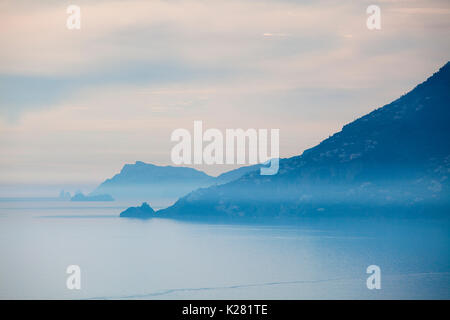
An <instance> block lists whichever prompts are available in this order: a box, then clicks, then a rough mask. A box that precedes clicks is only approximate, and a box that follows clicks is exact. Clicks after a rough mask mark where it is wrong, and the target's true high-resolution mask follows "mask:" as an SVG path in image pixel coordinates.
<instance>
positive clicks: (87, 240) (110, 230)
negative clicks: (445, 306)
mask: <svg viewBox="0 0 450 320" xmlns="http://www.w3.org/2000/svg"><path fill="white" fill-rule="evenodd" d="M129 205H130V204H129V203H117V202H104V203H73V202H64V201H26V202H21V201H0V240H1V241H0V257H1V259H0V298H1V299H11V298H18V299H31V298H38V299H57V298H63V299H96V298H111V299H127V298H133V299H208V298H209V299H302V298H304V299H305V298H306V299H360V298H361V299H405V298H412V299H429V298H434V299H449V298H450V255H449V252H450V251H449V245H450V241H449V240H450V239H449V238H450V237H449V233H448V230H449V225H450V224H449V221H448V219H445V218H444V219H439V220H436V219H434V220H431V219H429V220H425V219H421V220H406V219H401V220H393V219H383V220H381V219H372V220H368V219H358V220H356V219H350V218H346V219H337V218H333V219H326V218H321V219H320V220H318V221H317V220H316V221H314V220H310V221H303V222H299V223H297V224H296V225H290V226H279V225H278V226H270V225H258V226H255V225H217V224H189V223H182V222H177V221H174V220H168V219H151V220H147V221H141V220H130V219H120V218H118V215H119V213H120V212H121V211H122V210H123V209H124V208H126V207H128V206H129ZM372 264H375V265H378V266H380V268H381V272H382V278H381V279H382V280H381V285H382V288H381V289H380V290H368V289H367V287H366V279H367V277H368V276H369V275H368V274H366V268H367V267H368V266H369V265H372ZM69 265H79V266H80V268H81V290H68V289H67V287H66V280H67V277H68V276H69V275H68V274H66V268H67V266H69Z"/></svg>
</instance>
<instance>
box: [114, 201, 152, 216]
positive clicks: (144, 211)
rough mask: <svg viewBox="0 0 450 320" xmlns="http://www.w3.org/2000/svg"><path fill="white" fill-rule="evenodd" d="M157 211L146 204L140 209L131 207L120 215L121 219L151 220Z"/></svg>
mask: <svg viewBox="0 0 450 320" xmlns="http://www.w3.org/2000/svg"><path fill="white" fill-rule="evenodd" d="M154 214H155V211H154V210H153V208H152V207H150V206H149V205H148V203H146V202H144V203H143V204H142V205H141V206H140V207H131V208H128V209H126V210H125V211H123V212H122V213H121V214H120V217H121V218H137V219H149V218H153V217H154Z"/></svg>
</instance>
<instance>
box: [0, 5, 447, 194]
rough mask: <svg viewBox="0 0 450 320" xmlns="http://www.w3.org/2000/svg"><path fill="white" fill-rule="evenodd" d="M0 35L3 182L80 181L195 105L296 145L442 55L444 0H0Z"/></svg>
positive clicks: (360, 110)
mask: <svg viewBox="0 0 450 320" xmlns="http://www.w3.org/2000/svg"><path fill="white" fill-rule="evenodd" d="M70 4H76V5H78V6H80V8H81V29H80V30H68V29H67V27H66V19H67V17H68V14H67V13H66V9H67V6H68V5H70ZM371 4H376V5H379V6H380V8H381V30H374V31H370V30H368V29H367V27H366V19H367V17H368V14H367V13H366V8H367V7H368V6H369V5H371ZM0 47H1V50H0V152H1V157H0V184H1V185H4V186H5V185H7V186H10V185H11V184H20V185H44V184H48V185H55V186H57V187H59V186H61V187H64V186H65V185H71V186H79V187H80V188H89V186H92V185H95V184H97V183H99V182H101V181H102V180H104V179H105V178H107V177H110V176H112V175H113V174H114V173H116V172H118V171H119V170H120V168H121V167H122V165H123V164H124V163H134V162H135V161H136V160H141V161H145V162H151V163H155V164H171V160H170V150H171V148H172V147H173V145H174V143H173V142H171V141H170V134H171V132H172V131H173V130H175V129H177V128H186V129H189V130H190V131H192V130H193V129H192V128H193V121H194V120H202V121H203V125H204V127H205V128H219V129H225V128H243V129H247V128H267V129H270V128H279V129H280V155H281V156H282V157H289V156H293V155H297V154H300V153H301V152H302V151H303V150H304V149H306V148H309V147H312V146H314V145H315V144H316V143H318V142H320V141H321V140H322V139H324V138H326V137H328V136H329V135H331V134H332V133H334V132H336V131H339V130H340V129H341V127H342V126H343V125H344V124H346V123H347V122H350V121H352V120H354V119H355V118H357V117H359V116H362V115H364V114H365V113H367V112H369V111H371V110H373V109H374V108H377V107H380V106H382V105H383V104H385V103H388V102H390V101H392V100H394V99H396V98H398V97H399V96H400V95H401V94H403V93H405V92H407V91H409V90H410V89H412V88H413V87H414V86H415V85H416V84H418V83H420V82H422V81H423V80H425V79H426V78H427V77H428V76H430V75H431V74H432V73H433V72H435V71H437V69H439V67H440V66H442V65H443V64H444V63H445V62H447V61H448V60H449V59H450V54H449V53H450V2H449V1H448V0H443V1H430V0H424V1H415V0H408V1H401V0H391V1H387V0H385V1H343V0H336V1H312V0H311V1H294V0H286V1H280V0H273V1H270V0H262V1H261V0H258V1H256V0H254V1H251V0H244V1H243V0H241V1H236V0H226V1H225V0H222V1H215V0H207V1H206V0H203V1H193V0H192V1H190V0H188V1H185V0H173V1H157V0H155V1H106V0H105V1H82V0H73V1H62V0H58V1H56V0H55V1H31V0H30V1H21V0H14V1H1V2H0ZM199 169H202V170H205V171H206V172H208V173H211V174H217V173H219V172H221V171H225V170H227V169H231V167H224V166H223V167H218V168H215V167H205V166H203V167H199ZM14 190H15V189H11V188H9V187H4V188H3V189H0V192H3V193H4V195H5V196H6V195H11V194H13V193H14ZM0 196H2V195H1V194H0Z"/></svg>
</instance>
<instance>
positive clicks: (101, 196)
mask: <svg viewBox="0 0 450 320" xmlns="http://www.w3.org/2000/svg"><path fill="white" fill-rule="evenodd" d="M70 201H79V202H80V201H114V198H113V197H111V196H110V195H109V194H97V195H89V196H86V195H84V194H83V193H81V192H79V193H77V194H75V195H74V196H73V197H72V198H70Z"/></svg>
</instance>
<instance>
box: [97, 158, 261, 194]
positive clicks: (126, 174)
mask: <svg viewBox="0 0 450 320" xmlns="http://www.w3.org/2000/svg"><path fill="white" fill-rule="evenodd" d="M259 167H260V165H252V166H245V167H241V168H238V169H235V170H231V171H228V172H225V173H223V174H221V175H219V176H217V177H213V176H210V175H207V174H206V173H204V172H202V171H199V170H196V169H193V168H188V167H174V166H158V165H154V164H150V163H144V162H142V161H136V163H134V164H126V165H124V166H123V168H122V170H121V171H120V173H118V174H116V175H115V176H114V177H112V178H110V179H107V180H105V181H104V182H103V183H102V184H100V185H99V186H98V187H97V188H96V189H95V190H94V191H93V192H92V193H91V194H90V196H96V195H104V194H109V195H111V196H112V197H113V198H114V199H117V200H136V201H155V200H156V201H158V200H161V199H163V200H169V201H170V200H172V201H174V200H176V199H178V198H179V197H181V196H183V195H186V194H187V193H189V192H191V191H193V190H195V189H198V188H200V187H207V186H212V185H219V184H224V183H228V182H230V181H232V180H235V179H237V178H239V177H241V176H242V175H244V174H246V173H248V172H250V171H254V170H258V169H259Z"/></svg>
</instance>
